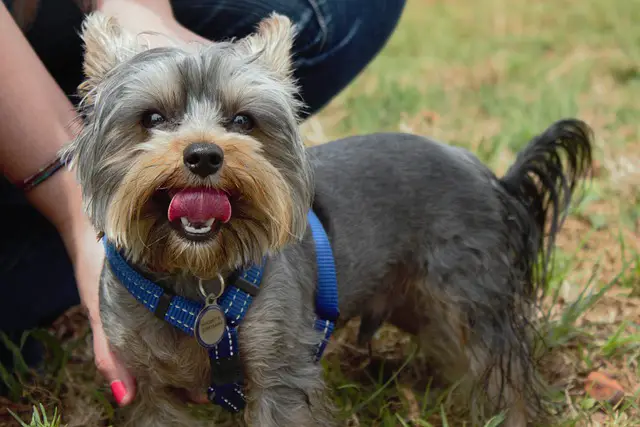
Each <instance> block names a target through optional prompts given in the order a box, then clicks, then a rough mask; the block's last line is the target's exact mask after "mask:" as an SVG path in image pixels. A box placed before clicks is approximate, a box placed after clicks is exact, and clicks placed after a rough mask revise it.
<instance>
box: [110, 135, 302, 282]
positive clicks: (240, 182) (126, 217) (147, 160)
mask: <svg viewBox="0 0 640 427" xmlns="http://www.w3.org/2000/svg"><path fill="white" fill-rule="evenodd" d="M192 141H211V142H214V141H215V143H217V144H218V145H219V146H220V147H221V148H222V150H223V151H224V154H225V164H224V167H223V169H222V171H221V173H220V178H219V179H217V180H214V181H209V182H208V183H207V185H209V186H211V187H213V188H218V189H221V190H224V191H226V192H228V193H229V194H231V195H232V197H233V196H235V195H237V196H236V197H238V198H239V201H238V204H240V205H241V206H240V207H238V205H235V206H232V208H235V209H241V210H242V211H243V213H244V214H245V215H249V216H250V217H251V218H252V219H253V221H246V220H243V219H242V218H238V217H237V215H235V212H234V215H232V219H231V222H230V223H229V224H228V226H231V227H232V228H233V232H232V231H229V230H228V228H229V227H228V226H224V227H223V228H222V229H221V230H220V233H219V234H218V236H217V237H216V242H215V243H214V244H208V245H197V244H193V243H190V242H186V241H184V239H181V238H178V237H177V236H174V235H173V233H171V232H170V233H169V235H168V236H167V238H166V240H163V241H162V247H157V248H154V247H153V246H160V242H154V241H149V237H150V234H151V233H152V230H153V228H154V227H155V226H156V221H157V218H158V216H157V215H145V214H146V213H147V212H149V203H150V199H151V197H152V196H153V194H154V192H155V191H156V190H157V189H161V188H185V187H189V186H198V185H202V184H203V183H202V181H201V180H199V179H198V180H196V178H195V177H194V176H193V175H191V174H189V173H188V172H187V171H186V170H185V169H184V166H183V160H182V156H183V154H182V153H183V150H184V149H185V147H186V146H187V145H189V144H190V143H191V142H192ZM137 151H139V153H138V154H137V157H136V159H135V161H133V162H132V165H131V168H130V170H129V172H128V174H127V176H126V177H125V179H124V181H123V183H122V186H121V187H120V188H119V190H118V193H117V194H116V196H115V197H114V203H113V204H112V205H111V209H110V210H109V213H108V223H107V229H106V230H105V232H106V234H107V235H108V236H110V237H111V238H112V239H113V240H114V242H115V243H116V245H118V246H119V247H122V248H126V251H127V254H128V255H129V256H130V257H131V259H132V260H135V262H143V263H145V264H149V265H152V266H162V269H163V270H166V271H167V272H169V273H171V272H175V271H178V270H184V269H186V270H188V271H191V272H192V273H194V274H196V275H198V276H199V277H202V278H208V277H214V276H215V274H216V273H217V272H218V271H220V270H221V269H227V268H233V267H235V266H237V263H238V262H239V259H238V258H237V257H238V256H239V254H241V253H242V249H243V248H242V245H243V244H244V243H243V242H247V241H250V240H253V239H251V238H250V237H251V236H252V235H255V234H256V233H254V232H253V231H254V230H253V229H252V228H253V227H258V226H259V227H261V228H264V227H267V233H266V236H268V240H265V241H262V242H260V244H261V246H262V247H263V249H265V250H266V251H272V250H275V249H277V248H280V247H282V246H283V245H284V244H286V243H287V242H289V241H290V240H291V239H292V238H293V236H292V234H291V222H292V217H291V212H292V211H293V208H292V200H291V198H290V196H289V192H288V187H287V185H286V182H285V181H284V178H283V177H282V175H281V173H280V172H279V171H278V170H277V169H276V168H275V167H274V166H273V165H272V164H271V163H270V162H268V161H266V160H265V159H264V158H263V156H262V153H261V152H262V145H261V143H260V142H259V141H257V140H256V139H254V138H251V137H249V136H243V135H237V134H226V133H221V134H213V133H211V132H209V133H207V134H203V133H197V134H193V133H191V134H182V135H177V136H176V135H175V134H172V135H171V139H168V138H167V137H165V136H163V135H160V136H158V137H156V138H154V139H153V140H151V141H149V142H147V143H145V144H142V145H141V146H139V147H138V150H137ZM133 154H134V153H127V154H123V159H124V158H126V157H127V156H129V157H131V156H132V155H133ZM161 214H164V215H166V213H161ZM145 256H148V258H147V259H144V257H145ZM255 261H256V262H258V261H259V260H255Z"/></svg>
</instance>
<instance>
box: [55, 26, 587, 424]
mask: <svg viewBox="0 0 640 427" xmlns="http://www.w3.org/2000/svg"><path fill="white" fill-rule="evenodd" d="M82 36H83V40H84V43H85V47H86V53H85V64H84V67H85V73H86V76H87V79H86V80H85V82H84V83H83V84H82V85H81V86H80V88H79V92H80V94H81V95H82V96H83V101H82V103H81V107H80V111H81V116H82V117H83V118H84V121H85V126H84V130H83V131H82V133H81V134H80V135H79V136H78V137H77V138H76V139H75V140H74V141H73V142H72V143H70V144H69V145H68V146H67V147H66V148H65V149H64V150H63V152H62V155H63V158H64V159H65V161H67V162H68V164H69V165H71V166H73V167H74V168H75V169H76V172H77V176H78V179H79V182H80V183H81V186H82V191H83V197H84V203H85V208H86V211H87V213H88V215H89V216H90V218H91V220H92V223H93V224H94V226H95V228H96V230H98V231H99V232H100V234H102V235H104V239H105V241H106V242H107V248H108V252H109V248H112V250H115V251H117V254H115V255H114V254H113V253H112V254H111V255H113V256H115V257H116V258H117V257H118V256H119V257H120V258H119V259H120V261H122V262H123V263H124V264H126V265H127V266H129V267H126V266H125V267H123V268H125V269H126V268H130V271H135V272H137V273H131V274H133V275H134V276H135V277H138V276H136V274H138V275H139V276H140V277H143V278H144V279H140V280H142V281H143V282H144V283H147V281H148V283H155V284H157V285H158V286H159V287H160V288H161V289H163V290H164V291H160V293H162V292H167V293H168V294H171V295H175V296H176V298H183V299H184V300H185V301H187V300H188V301H197V302H199V304H201V305H202V304H206V306H207V307H208V306H210V305H212V306H213V305H215V304H214V303H215V299H216V298H217V297H219V296H220V294H221V291H222V290H223V288H224V285H223V282H224V281H225V280H226V281H227V282H228V283H234V282H233V280H234V279H233V277H234V274H235V276H237V272H238V271H239V270H240V269H244V268H247V266H252V265H262V263H263V262H264V269H263V270H261V273H260V274H261V275H262V279H261V284H260V287H259V292H254V293H251V292H250V289H248V288H246V286H245V291H246V292H249V293H251V297H252V300H253V301H252V303H251V305H250V307H249V308H248V310H246V316H245V317H244V320H243V322H242V324H241V325H240V326H239V329H238V333H237V337H236V338H237V346H236V347H235V348H239V359H238V358H237V356H236V361H239V362H238V366H236V365H233V363H232V364H231V365H223V366H222V368H220V365H216V366H214V365H213V364H212V360H213V359H212V356H211V351H210V350H211V348H213V347H211V345H213V344H215V343H218V342H219V341H220V335H219V331H221V330H222V329H220V330H217V331H218V332H214V333H213V335H214V337H213V338H206V337H205V336H204V335H206V334H205V332H204V331H205V329H201V330H198V331H196V335H198V337H197V338H198V339H194V337H193V336H191V335H193V334H191V335H190V334H189V333H185V331H183V330H180V329H179V327H176V325H175V324H170V323H169V322H168V321H167V319H168V318H169V317H171V316H173V315H168V314H167V315H166V316H165V317H164V318H162V316H160V317H159V316H157V313H155V314H154V313H152V312H151V311H153V310H154V309H158V308H157V306H160V305H163V304H164V307H163V309H162V310H161V312H162V313H163V315H164V314H165V313H169V312H170V311H171V310H172V309H174V308H175V307H173V304H174V302H173V301H174V300H171V301H169V300H163V297H159V296H158V295H159V294H158V295H155V294H154V295H155V296H153V295H151V294H152V292H151V291H145V292H147V293H149V296H150V297H151V296H153V298H155V299H154V301H155V300H157V301H158V302H157V304H156V303H154V304H156V305H154V306H153V308H152V309H151V311H150V308H149V301H147V300H146V299H145V298H144V296H142V297H141V296H140V295H132V293H134V294H135V292H133V291H131V290H130V289H128V288H127V286H126V285H123V283H122V277H123V276H122V275H121V274H119V273H116V272H115V270H114V269H116V270H117V268H116V267H118V265H117V263H116V264H114V262H115V261H114V262H111V263H110V262H106V263H105V268H104V270H103V275H102V279H101V316H102V319H103V324H104V327H105V330H106V333H107V335H108V337H109V340H110V343H111V345H112V347H113V350H114V351H115V352H116V353H117V354H118V355H119V357H120V358H121V359H122V360H123V362H124V363H126V365H127V366H128V368H129V369H130V370H131V372H132V373H133V374H134V375H135V377H136V379H137V396H136V399H135V401H134V402H133V403H132V404H131V405H130V407H129V408H128V411H129V412H128V413H126V411H125V415H124V418H125V421H124V423H125V425H131V426H153V427H161V426H193V425H198V421H196V420H194V419H193V418H191V415H190V412H189V410H188V408H187V405H185V404H184V403H183V400H181V399H180V397H179V396H180V395H181V393H180V392H184V391H185V390H186V391H189V392H193V391H199V390H207V388H208V387H210V386H211V381H212V380H211V378H212V376H216V375H218V376H220V375H222V376H224V375H227V376H228V377H229V378H230V379H231V380H234V381H235V380H237V381H241V382H242V383H241V390H240V388H237V389H234V391H235V392H237V396H240V397H241V398H242V399H243V400H245V401H246V406H245V407H244V410H243V411H242V413H243V417H238V422H239V423H242V422H244V423H246V424H247V425H249V426H260V427H286V426H291V427H294V426H295V427H299V426H305V427H311V426H323V427H325V426H333V425H337V423H338V421H337V418H336V415H335V411H334V409H333V408H332V404H331V399H330V398H329V397H328V391H327V389H326V386H325V383H324V381H323V375H322V368H321V366H320V365H319V364H318V363H317V360H316V358H315V357H314V354H317V352H316V350H317V349H316V347H317V345H318V341H319V340H322V334H321V332H319V331H318V328H317V327H315V326H314V322H315V321H316V320H317V317H316V311H317V305H316V304H317V301H316V297H317V295H316V294H317V290H316V284H317V275H318V271H319V270H318V269H319V266H318V263H317V260H316V255H317V253H316V250H317V248H316V244H314V236H313V235H312V230H311V229H310V227H309V223H310V220H309V215H308V213H309V212H310V211H312V212H314V213H315V215H316V217H317V218H319V220H320V223H321V224H322V228H323V229H324V230H325V232H326V234H327V236H328V240H329V241H330V247H331V250H332V253H333V261H334V265H335V272H336V276H337V283H338V285H337V294H338V301H339V305H338V306H339V318H338V319H337V322H336V327H340V326H341V325H344V323H345V322H347V321H348V320H349V319H352V318H355V317H360V318H361V326H360V333H359V340H360V341H361V342H362V343H366V342H367V341H368V340H369V339H371V338H372V337H373V335H374V333H375V332H376V330H377V329H378V328H379V327H380V326H381V325H382V324H383V323H384V322H389V323H390V324H393V325H396V326H397V327H399V328H401V329H402V330H404V331H406V332H408V333H410V334H413V335H415V336H416V337H417V338H418V339H419V341H420V342H421V343H422V346H421V348H422V350H423V351H424V353H425V356H426V357H427V358H428V359H429V360H430V361H431V362H432V363H433V364H434V366H436V367H437V370H438V372H439V373H440V374H442V375H443V377H444V378H446V379H447V380H448V381H450V382H451V383H452V384H453V383H455V384H457V385H458V386H457V389H456V390H457V393H458V394H457V395H458V396H459V397H460V398H461V402H463V404H464V405H465V407H467V408H469V411H470V413H471V415H472V419H474V420H476V421H478V420H482V419H486V418H487V417H488V416H492V415H495V414H497V413H498V412H501V411H505V413H506V420H505V424H504V425H506V426H510V427H518V426H525V425H527V424H528V423H531V422H534V421H535V420H536V419H537V417H538V416H539V415H540V414H541V413H542V412H544V409H543V407H544V404H543V403H542V402H543V397H544V388H543V387H542V386H541V385H540V384H541V381H540V379H539V375H538V374H537V370H536V367H537V366H536V365H537V364H536V360H537V358H536V356H535V354H534V348H533V344H532V342H533V339H532V337H533V335H534V332H535V331H534V329H533V324H534V323H535V318H536V314H535V313H534V312H535V309H536V306H537V305H536V304H537V298H538V296H539V294H540V291H541V290H542V289H543V288H544V287H545V285H546V283H545V280H546V276H547V272H548V271H547V270H548V266H549V263H550V257H551V253H552V250H553V246H554V238H555V236H556V234H557V233H558V231H559V229H560V227H561V225H562V222H563V220H564V218H565V217H566V214H567V211H568V209H569V205H570V201H571V198H572V193H574V190H575V189H576V188H577V186H578V185H579V184H580V182H581V181H582V180H583V179H584V178H586V177H587V175H588V174H589V172H590V170H591V150H592V135H591V130H590V128H589V127H588V125H586V124H585V123H583V122H582V121H580V120H577V119H565V120H560V121H558V122H556V123H553V124H552V125H551V126H550V127H549V128H548V129H546V130H545V131H544V132H542V133H541V134H539V135H538V136H536V137H534V138H533V140H531V141H530V142H529V143H528V145H527V146H526V147H525V148H524V149H523V150H522V151H521V152H520V153H519V154H518V156H517V159H516V160H515V163H514V164H513V165H512V166H511V167H510V169H509V170H508V171H507V172H506V174H505V175H504V176H502V177H500V178H498V177H497V176H496V175H495V174H494V173H493V172H492V171H491V170H489V169H488V168H487V167H486V166H485V165H483V164H482V163H481V162H480V161H479V160H478V159H477V158H476V157H475V156H474V155H472V154H471V153H470V152H468V151H466V150H464V149H461V148H458V147H454V146H448V145H444V144H441V143H438V142H435V141H432V140H429V139H425V138H422V137H418V136H412V135H407V134H400V133H387V134H374V135H367V136H356V137H351V138H347V139H343V140H340V141H335V142H330V143H327V144H324V145H320V146H317V147H313V148H309V149H307V148H305V145H304V143H303V140H302V138H301V135H300V132H299V128H298V125H299V115H298V113H299V112H300V109H301V108H302V107H303V106H302V105H301V102H300V97H299V95H298V93H297V88H296V84H295V82H294V80H293V78H292V61H291V54H290V50H291V47H292V41H293V37H294V27H293V26H292V25H291V23H290V21H289V20H288V19H287V18H285V17H283V16H279V15H272V16H271V17H269V18H267V19H265V20H264V21H263V22H262V23H261V24H260V25H259V27H258V29H257V31H256V32H255V33H254V34H251V35H249V36H247V37H246V38H242V39H238V40H231V41H225V42H217V43H212V44H210V45H206V46H195V47H194V46H189V47H178V46H175V47H162V48H148V47H145V46H144V45H143V43H140V42H139V40H138V39H137V38H136V37H134V36H133V35H131V34H127V33H126V32H124V31H123V30H122V29H121V28H120V27H119V26H118V25H117V23H116V22H115V21H113V20H111V19H108V18H106V17H104V16H103V15H100V14H93V15H90V16H89V17H88V18H87V20H86V22H85V25H84V28H83V33H82ZM113 248H115V249H113ZM118 262H119V261H118ZM118 268H119V267H118ZM118 271H120V273H121V270H118ZM127 271H129V270H127ZM125 276H126V274H125ZM125 278H126V277H125ZM127 280H128V279H127ZM135 280H138V279H135ZM135 280H134V281H135ZM245 285H246V281H245ZM145 286H146V285H145ZM149 286H152V285H149ZM236 286H239V287H242V286H241V285H236ZM211 287H213V288H216V289H217V290H213V291H212V290H211ZM145 289H146V288H145ZM153 289H156V288H153ZM254 290H255V289H254ZM153 292H155V291H153ZM209 294H211V295H213V294H215V295H213V298H212V299H207V301H206V302H203V296H204V295H209ZM152 302H153V301H152ZM245 303H246V300H245ZM245 303H243V304H245ZM245 305H246V304H245ZM245 305H243V308H242V309H241V310H242V312H243V314H245V313H244V311H245V308H244V307H245ZM199 307H201V306H199ZM194 310H195V311H198V310H201V308H197V309H194ZM183 311H185V313H186V311H189V310H183ZM203 313H204V314H203ZM212 313H213V314H212ZM215 313H216V312H215V310H214V311H212V312H211V313H210V312H207V310H206V308H205V309H202V311H200V312H198V313H195V314H197V315H198V316H199V317H200V316H204V315H207V314H212V316H213V317H212V318H211V319H209V320H210V325H211V324H216V322H218V323H217V324H216V325H217V326H212V327H213V328H214V329H215V328H217V327H219V326H220V325H221V324H222V328H224V327H225V326H224V325H225V323H224V322H225V321H224V319H222V320H221V319H220V318H216V317H215V315H216V314H215ZM189 315H191V316H194V312H193V311H192V312H191V313H189ZM178 317H179V316H178ZM173 320H174V321H176V322H178V324H179V325H182V323H180V318H178V320H176V319H175V318H174V319H173ZM200 320H202V319H200ZM333 320H336V319H332V321H333ZM220 322H222V323H220ZM174 323H175V322H174ZM327 325H328V323H327ZM227 326H228V325H227ZM197 327H198V328H204V327H203V326H202V324H201V325H200V326H197ZM220 333H222V332H220ZM203 337H204V338H203ZM236 338H234V339H236ZM229 339H231V338H229ZM203 340H204V341H207V340H209V341H210V342H209V343H208V346H207V345H206V344H207V343H205V345H203V343H202V342H201V341H203ZM230 345H231V344H230ZM236 353H237V352H236ZM214 370H215V371H216V372H213V371H214ZM238 371H240V372H238ZM214 382H215V381H214ZM209 390H211V389H210V388H209ZM212 394H213V395H215V394H216V393H212ZM221 396H222V394H221ZM237 396H236V397H237ZM210 398H211V399H212V400H214V401H215V396H210ZM225 402H227V403H229V401H228V400H225ZM236 403H237V401H236ZM234 405H235V406H234V408H236V406H237V408H236V409H240V406H242V405H238V404H234ZM232 406H233V405H232ZM238 412H239V411H238Z"/></svg>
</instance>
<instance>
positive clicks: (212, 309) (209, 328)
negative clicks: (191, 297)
mask: <svg viewBox="0 0 640 427" xmlns="http://www.w3.org/2000/svg"><path fill="white" fill-rule="evenodd" d="M214 286H215V289H214V291H213V292H212V293H210V294H209V295H207V296H206V300H205V306H204V308H203V309H202V310H200V313H198V317H196V322H195V325H194V328H193V330H194V335H195V337H196V340H198V344H200V345H201V346H202V347H204V348H206V349H209V348H212V347H215V346H216V345H217V344H218V343H219V342H220V340H222V337H223V336H224V332H225V329H226V326H227V319H226V318H225V316H224V311H222V309H221V308H220V306H219V305H218V304H217V300H218V298H219V297H220V296H221V295H222V293H223V292H224V280H223V279H222V277H221V276H219V277H218V282H217V283H215V284H214ZM199 287H200V293H202V295H203V296H204V295H205V291H204V286H203V284H202V280H200V282H199Z"/></svg>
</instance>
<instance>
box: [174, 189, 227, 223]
mask: <svg viewBox="0 0 640 427" xmlns="http://www.w3.org/2000/svg"><path fill="white" fill-rule="evenodd" d="M167 216H168V217H169V221H171V222H173V221H175V220H177V219H180V218H182V217H186V218H187V219H188V220H189V222H191V223H204V222H207V221H208V220H210V219H215V220H216V221H222V222H227V221H229V219H230V218H231V203H229V197H228V196H227V194H226V193H225V192H223V191H220V190H215V189H212V188H185V189H184V190H180V191H179V192H177V193H176V194H174V195H173V197H172V198H171V203H170V204H169V211H168V212H167Z"/></svg>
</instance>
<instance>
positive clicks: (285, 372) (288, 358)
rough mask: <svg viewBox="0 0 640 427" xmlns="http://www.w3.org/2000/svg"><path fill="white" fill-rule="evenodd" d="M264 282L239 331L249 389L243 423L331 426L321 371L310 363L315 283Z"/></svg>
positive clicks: (265, 426)
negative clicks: (265, 285) (266, 284)
mask: <svg viewBox="0 0 640 427" xmlns="http://www.w3.org/2000/svg"><path fill="white" fill-rule="evenodd" d="M269 282H270V284H268V287H267V288H266V289H263V290H262V292H261V295H259V297H258V298H256V301H255V302H254V304H253V306H252V308H251V310H250V312H249V313H248V314H247V317H246V319H245V322H244V323H243V325H242V326H241V329H240V331H239V332H240V346H241V354H242V358H243V361H244V364H245V372H246V376H247V385H248V388H247V392H248V402H247V407H246V410H245V419H246V421H247V424H248V425H249V426H251V427H258V426H259V427H301V426H304V427H316V426H317V427H320V426H322V427H331V426H335V425H336V421H335V417H334V413H333V412H334V411H333V407H332V405H331V402H330V399H329V398H328V395H327V391H326V387H325V383H324V380H323V370H322V366H321V364H320V363H318V362H316V361H315V359H314V356H315V351H316V349H317V346H318V343H319V342H320V339H321V337H322V334H321V333H320V332H318V331H316V330H315V329H314V328H313V323H314V316H315V310H314V304H313V297H312V295H313V286H314V284H313V283H309V284H299V282H298V283H296V282H292V281H290V280H285V279H281V280H278V281H277V283H273V281H271V280H270V281H269ZM305 285H306V286H305ZM307 287H308V288H307Z"/></svg>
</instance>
